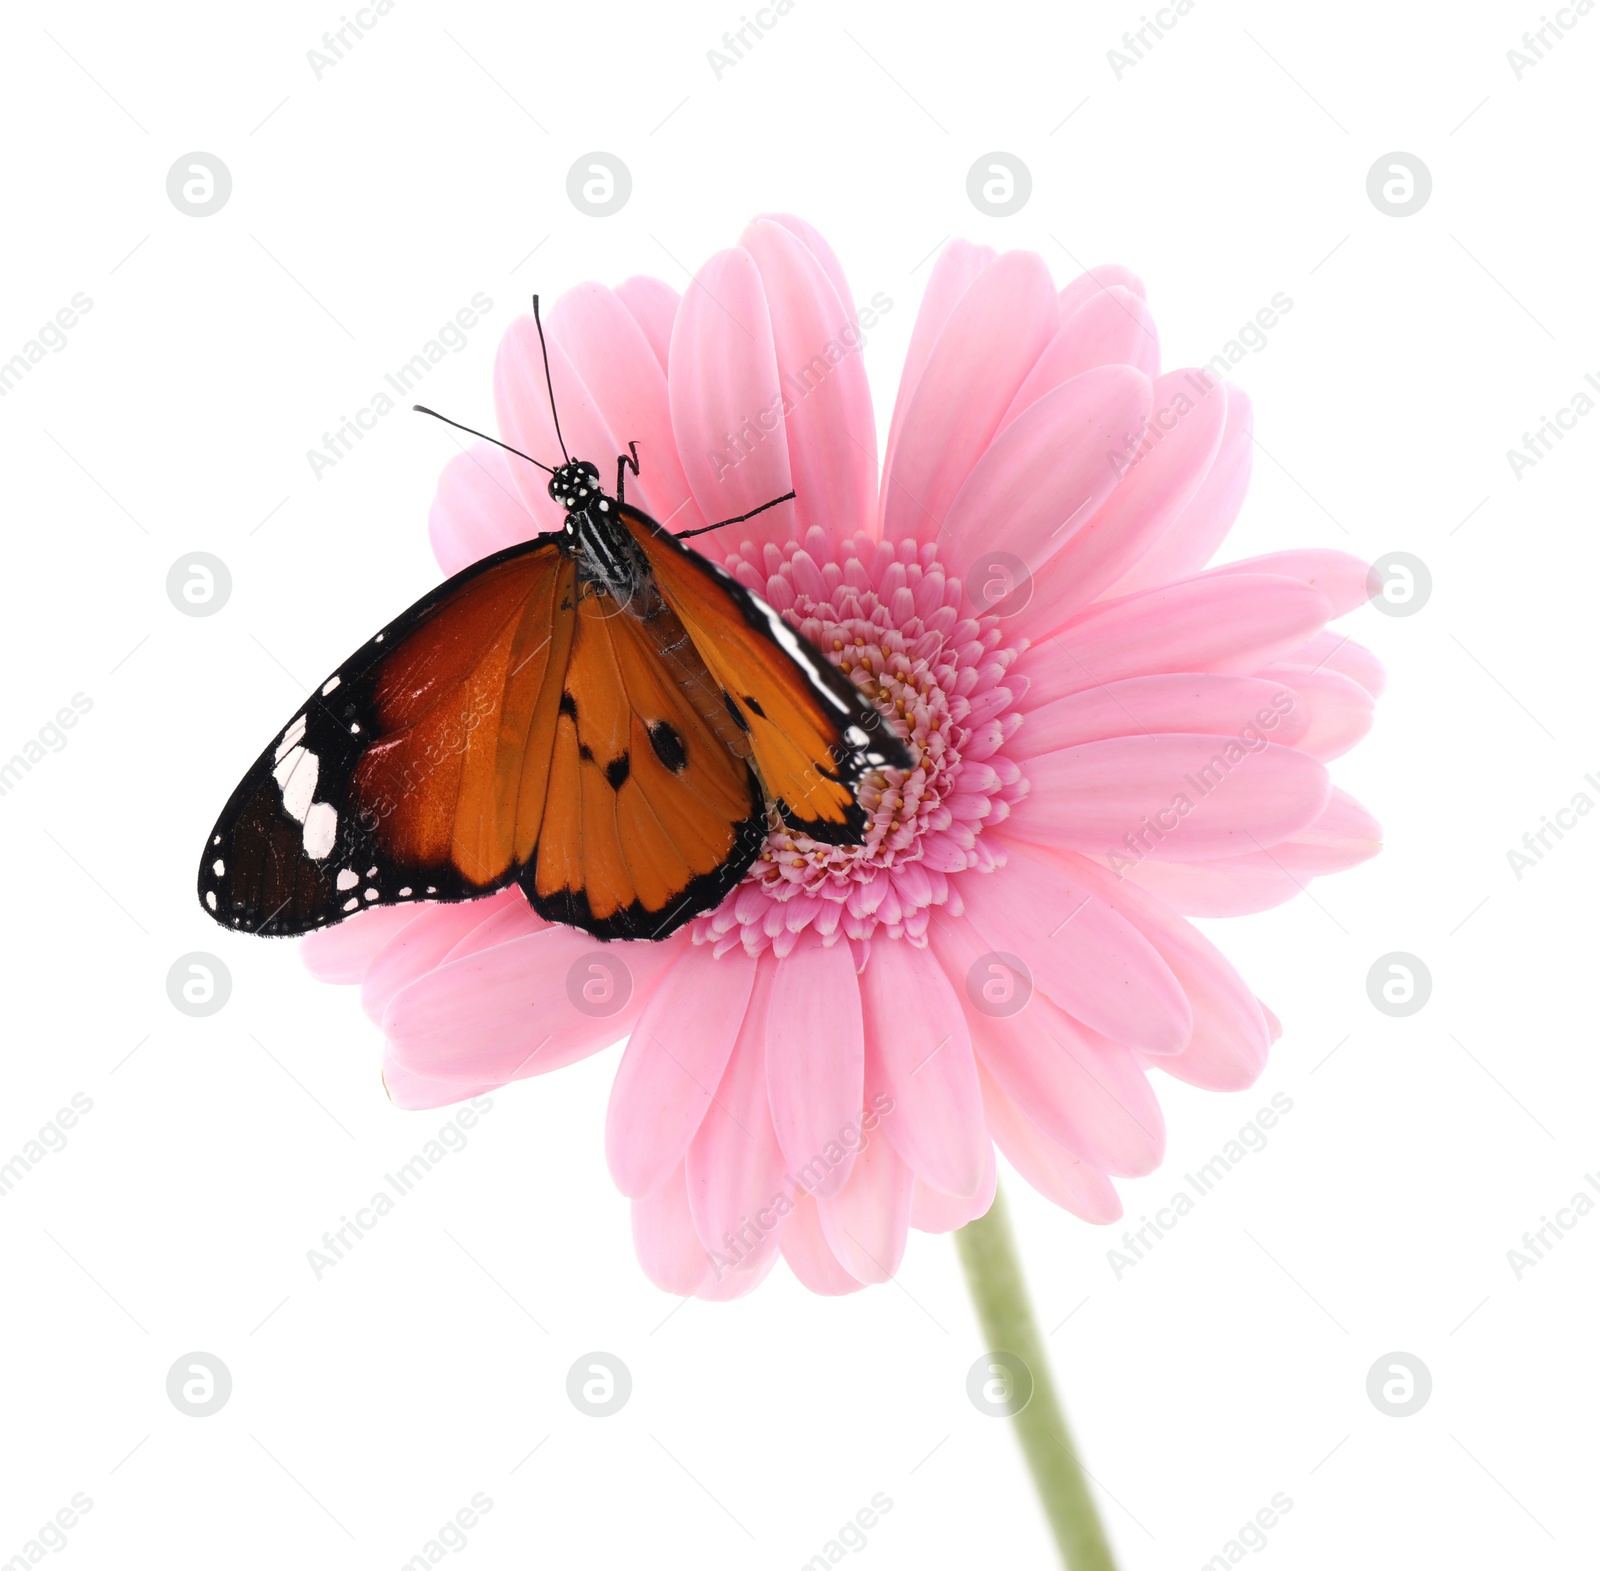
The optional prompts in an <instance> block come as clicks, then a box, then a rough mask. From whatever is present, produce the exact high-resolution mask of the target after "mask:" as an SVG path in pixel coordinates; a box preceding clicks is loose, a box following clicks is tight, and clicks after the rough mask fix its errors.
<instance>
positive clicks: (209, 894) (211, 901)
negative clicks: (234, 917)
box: [206, 889, 217, 911]
mask: <svg viewBox="0 0 1600 1571" xmlns="http://www.w3.org/2000/svg"><path fill="white" fill-rule="evenodd" d="M206 906H207V908H208V909H209V910H212V911H215V910H216V909H217V892H216V890H215V889H208V890H206Z"/></svg>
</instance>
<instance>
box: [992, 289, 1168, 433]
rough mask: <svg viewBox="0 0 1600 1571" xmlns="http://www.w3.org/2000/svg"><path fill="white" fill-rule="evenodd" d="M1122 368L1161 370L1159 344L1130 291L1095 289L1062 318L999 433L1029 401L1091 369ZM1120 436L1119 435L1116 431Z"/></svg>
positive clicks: (1146, 314) (1147, 315) (1146, 372)
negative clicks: (1070, 312)
mask: <svg viewBox="0 0 1600 1571" xmlns="http://www.w3.org/2000/svg"><path fill="white" fill-rule="evenodd" d="M1105 365H1125V366H1131V367H1133V369H1134V370H1136V371H1140V372H1143V374H1144V375H1145V376H1146V377H1154V376H1155V375H1156V374H1157V373H1158V372H1159V370H1160V368H1161V345H1160V340H1159V339H1158V338H1157V337H1156V328H1155V322H1154V320H1153V319H1152V317H1151V315H1150V311H1149V309H1148V307H1147V306H1146V305H1145V303H1144V301H1143V300H1141V299H1140V298H1139V297H1138V295H1136V294H1134V293H1133V291H1132V290H1129V289H1122V288H1113V289H1099V290H1096V291H1095V293H1094V294H1093V296H1092V297H1091V298H1089V299H1088V300H1085V301H1084V303H1083V304H1082V305H1081V306H1080V307H1079V308H1078V309H1077V310H1076V311H1074V312H1073V313H1072V315H1071V316H1067V317H1063V318H1062V319H1061V325H1060V327H1059V328H1057V330H1056V335H1055V337H1054V338H1052V339H1051V340H1050V342H1049V343H1048V344H1046V345H1045V348H1044V353H1043V354H1041V355H1040V356H1039V358H1038V360H1037V361H1035V362H1034V367H1033V369H1032V370H1031V371H1030V372H1029V373H1028V374H1027V376H1026V377H1025V378H1024V379H1023V383H1022V386H1021V387H1019V388H1018V389H1017V392H1016V396H1015V397H1014V398H1013V399H1012V400H1011V407H1010V408H1009V409H1007V410H1006V412H1005V414H1004V415H1003V416H1002V417H1001V421H1000V425H1001V428H1002V429H1004V428H1005V427H1006V426H1008V425H1009V424H1010V423H1011V422H1012V421H1013V420H1015V419H1016V418H1017V416H1018V415H1020V414H1021V413H1022V411H1023V410H1024V409H1026V408H1028V406H1029V405H1030V404H1032V403H1033V402H1034V400H1035V399H1039V398H1043V397H1044V395H1045V394H1046V393H1048V392H1049V391H1050V389H1051V388H1052V387H1059V386H1060V385H1061V384H1062V383H1063V382H1070V381H1071V380H1072V378H1073V377H1075V376H1082V375H1083V373H1084V372H1085V371H1092V370H1093V369H1094V368H1095V367H1096V366H1105ZM1119 434H1120V433H1119Z"/></svg>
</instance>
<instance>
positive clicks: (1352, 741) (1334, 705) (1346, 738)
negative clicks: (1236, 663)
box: [1262, 665, 1372, 763]
mask: <svg viewBox="0 0 1600 1571" xmlns="http://www.w3.org/2000/svg"><path fill="white" fill-rule="evenodd" d="M1262 676H1263V678H1266V679H1270V680H1272V681H1273V682H1274V683H1277V684H1281V685H1282V686H1283V687H1285V688H1287V689H1288V690H1289V691H1291V692H1293V693H1294V694H1295V695H1296V697H1297V699H1298V703H1297V705H1296V709H1297V712H1298V713H1301V714H1303V715H1304V717H1305V719H1306V722H1307V725H1306V729H1305V734H1304V735H1302V736H1301V737H1299V738H1298V739H1296V740H1295V741H1293V742H1292V743H1290V745H1291V746H1293V747H1298V748H1299V749H1300V750H1301V752H1303V753H1309V754H1310V755H1311V756H1312V757H1313V758H1319V759H1321V760H1322V762H1323V763H1327V762H1329V761H1330V760H1331V759H1335V758H1339V757H1341V756H1342V755H1344V754H1345V753H1348V752H1349V751H1350V749H1351V748H1352V747H1354V746H1355V745H1356V743H1357V742H1359V741H1360V740H1361V738H1362V737H1364V736H1365V735H1366V734H1367V732H1368V731H1370V730H1371V729H1372V695H1371V694H1370V693H1369V692H1368V691H1367V690H1366V689H1365V688H1364V687H1362V686H1360V685H1359V684H1358V683H1356V682H1353V681H1352V680H1351V679H1350V678H1349V677H1347V676H1341V675H1340V674H1339V673H1338V672H1337V671H1332V670H1329V669H1328V668H1327V667H1326V666H1324V667H1323V669H1322V670H1320V671H1313V670H1311V669H1309V668H1308V667H1305V666H1292V665H1276V666H1269V667H1268V668H1267V669H1266V670H1265V671H1263V672H1262ZM1274 740H1277V741H1282V740H1284V738H1282V737H1276V738H1274Z"/></svg>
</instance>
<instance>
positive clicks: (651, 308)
mask: <svg viewBox="0 0 1600 1571" xmlns="http://www.w3.org/2000/svg"><path fill="white" fill-rule="evenodd" d="M617 299H619V300H620V301H621V302H622V303H623V304H624V305H625V306H627V308H628V310H629V312H630V313H631V314H632V316H633V319H634V321H636V322H637V323H638V324H639V328H640V331H641V332H643V334H644V336H645V338H646V339H647V340H648V342H649V344H650V348H651V351H652V352H653V353H654V354H655V357H656V361H657V363H658V364H659V365H660V367H661V369H662V371H663V372H665V371H666V369H667V350H668V348H669V346H670V345H671V343H672V319H673V318H674V317H675V316H676V315H677V314H678V291H677V290H676V289H674V288H673V287H672V285H671V284H668V283H665V282H663V281H662V280H661V279H659V278H651V277H650V276H649V275H648V274H645V273H636V274H635V275H634V276H633V277H632V278H625V279H623V281H622V282H621V283H620V284H618V285H617Z"/></svg>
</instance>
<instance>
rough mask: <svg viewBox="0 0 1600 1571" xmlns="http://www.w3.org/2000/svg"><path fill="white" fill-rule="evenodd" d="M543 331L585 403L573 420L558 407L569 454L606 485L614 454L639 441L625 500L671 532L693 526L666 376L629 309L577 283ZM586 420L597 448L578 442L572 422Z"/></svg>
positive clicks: (600, 290)
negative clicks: (578, 382) (574, 375)
mask: <svg viewBox="0 0 1600 1571" xmlns="http://www.w3.org/2000/svg"><path fill="white" fill-rule="evenodd" d="M545 332H546V333H547V335H548V336H549V340H550V344H551V347H552V348H553V349H558V350H559V351H560V352H561V353H562V354H563V355H564V356H565V357H566V358H567V360H569V361H570V362H571V364H572V365H573V367H574V368H575V369H576V370H577V372H578V375H579V376H580V377H581V378H582V383H583V394H582V396H583V407H582V408H580V409H579V410H577V411H574V412H573V416H572V420H571V421H569V414H568V409H569V405H568V404H567V403H565V402H563V403H562V404H560V405H559V406H558V407H559V409H560V411H561V425H562V431H563V433H564V434H565V435H566V438H567V447H568V451H570V452H571V453H572V455H573V456H574V457H575V458H588V459H589V460H591V461H592V462H593V463H595V464H596V465H598V466H599V469H600V480H601V483H602V484H603V485H605V486H606V487H607V488H608V489H609V488H610V487H611V486H612V485H614V484H615V481H616V462H617V456H618V455H619V454H621V453H625V452H627V451H628V443H629V442H637V443H638V444H639V474H638V476H637V478H635V477H634V476H633V475H631V474H630V475H629V476H628V477H627V481H626V491H627V497H628V500H629V501H630V502H633V503H634V504H635V505H636V506H638V507H640V508H642V509H643V510H644V511H645V512H647V513H649V514H650V516H651V517H652V518H654V519H655V520H656V521H657V523H659V524H661V525H662V526H663V527H665V528H668V529H671V530H672V531H673V532H674V533H676V532H677V531H678V530H680V529H690V528H693V527H695V526H696V525H697V524H698V523H699V522H700V521H701V520H700V515H699V513H698V512H697V511H696V509H695V507H694V505H693V503H692V502H690V500H689V483H688V481H687V480H685V479H684V475H683V468H682V465H681V464H680V463H679V461H678V449H677V444H676V442H675V441H674V440H673V432H672V419H671V417H670V415H669V414H668V412H667V377H666V373H665V371H663V370H662V368H661V362H660V361H659V360H658V359H657V358H656V352H655V350H654V348H652V346H651V343H650V340H649V339H648V338H647V337H646V336H645V332H644V329H643V328H642V327H640V325H639V323H638V322H637V321H636V320H635V318H634V316H633V314H632V313H631V312H630V311H629V310H628V308H627V306H626V305H624V304H623V302H622V301H621V300H619V299H618V298H617V297H616V295H614V294H613V293H612V292H611V291H610V290H609V289H606V288H603V287H602V286H601V285H599V284H579V285H578V287H577V288H576V289H569V290H568V291H567V292H566V294H564V295H562V296H561V298H560V299H559V300H557V301H556V303H555V304H554V305H553V306H551V308H550V316H549V320H548V321H547V322H546V324H545ZM583 419H592V420H593V422H594V423H595V424H596V425H597V426H598V427H599V428H600V430H601V431H603V433H604V437H603V439H602V438H601V437H598V436H597V437H596V438H595V440H596V441H602V445H600V446H598V447H593V448H584V447H580V446H578V445H576V444H577V442H578V440H579V433H580V431H581V429H582V427H581V425H575V424H574V423H573V422H574V421H578V420H583ZM526 451H529V452H532V451H533V450H532V449H531V448H530V449H526ZM534 456H535V457H536V458H537V457H539V456H541V455H540V454H538V453H534Z"/></svg>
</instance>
